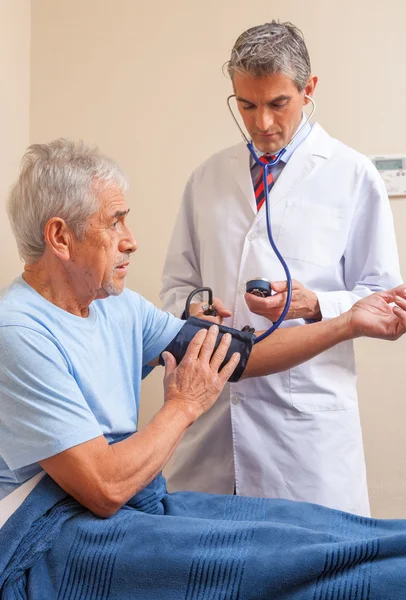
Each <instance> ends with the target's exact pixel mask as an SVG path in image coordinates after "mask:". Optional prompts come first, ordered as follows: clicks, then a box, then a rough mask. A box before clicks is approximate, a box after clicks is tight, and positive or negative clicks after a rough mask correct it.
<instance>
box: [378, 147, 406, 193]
mask: <svg viewBox="0 0 406 600" xmlns="http://www.w3.org/2000/svg"><path fill="white" fill-rule="evenodd" d="M369 158H370V159H371V160H372V162H373V163H374V165H375V167H376V168H377V169H378V171H379V173H380V174H381V175H382V179H383V180H384V182H385V185H386V190H387V192H388V196H406V156H405V155H401V154H400V155H399V154H387V155H386V156H370V157H369Z"/></svg>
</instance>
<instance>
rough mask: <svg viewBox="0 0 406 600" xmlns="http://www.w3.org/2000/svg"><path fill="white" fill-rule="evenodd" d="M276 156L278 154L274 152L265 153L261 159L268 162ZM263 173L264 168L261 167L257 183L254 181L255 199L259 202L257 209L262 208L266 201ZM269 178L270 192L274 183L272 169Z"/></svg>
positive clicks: (264, 162)
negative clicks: (273, 153) (274, 154)
mask: <svg viewBox="0 0 406 600" xmlns="http://www.w3.org/2000/svg"><path fill="white" fill-rule="evenodd" d="M275 158H276V156H273V155H272V154H263V155H262V156H260V158H259V160H260V161H261V162H262V163H263V164H268V163H270V162H272V161H273V160H275ZM262 174H263V169H262V167H261V168H260V170H259V173H258V176H257V178H256V180H255V183H254V193H255V200H256V203H257V211H260V210H261V207H262V205H263V203H264V202H265V191H264V181H263V177H262ZM267 179H268V181H267V183H268V193H269V192H270V191H271V188H272V186H273V184H274V180H273V176H272V172H271V170H270V169H269V170H268V177H267Z"/></svg>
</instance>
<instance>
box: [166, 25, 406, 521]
mask: <svg viewBox="0 0 406 600" xmlns="http://www.w3.org/2000/svg"><path fill="white" fill-rule="evenodd" d="M228 71H229V74H230V77H231V80H232V84H233V90H234V94H235V97H236V102H237V106H238V110H239V112H240V115H241V117H242V119H243V121H244V124H245V127H246V129H247V131H248V133H249V136H250V137H251V139H252V142H253V146H254V147H255V150H256V153H257V155H258V156H263V155H264V156H265V159H263V160H267V159H268V158H269V157H272V156H274V155H276V154H277V153H278V152H280V151H281V149H283V148H285V147H286V146H287V145H288V144H289V142H290V141H291V140H292V138H293V136H294V135H295V133H296V134H297V135H296V137H295V138H294V141H293V143H292V144H290V145H289V147H288V149H287V151H286V152H285V153H284V154H283V156H282V158H281V161H280V162H279V163H278V164H277V166H275V168H274V169H272V170H271V173H272V181H269V189H270V207H271V221H272V229H273V235H274V239H275V241H276V243H277V246H278V247H279V250H280V252H281V254H282V255H283V257H284V258H285V259H286V261H287V263H288V265H289V267H290V270H291V273H292V277H293V278H294V281H293V296H292V303H291V306H290V310H289V312H288V314H287V316H286V320H285V322H284V323H283V326H284V327H286V328H291V327H293V326H297V325H302V326H304V325H306V324H307V323H309V322H312V321H317V320H328V319H331V318H332V317H335V316H338V315H340V314H342V313H343V312H344V311H346V310H348V309H349V308H350V307H351V306H352V305H353V304H354V302H356V301H357V300H358V299H359V298H362V297H364V296H367V295H369V294H370V293H371V292H374V291H378V290H381V289H384V288H387V287H393V286H394V285H397V284H399V283H400V282H401V276H400V272H399V263H398V255H397V248H396V241H395V235H394V230H393V223H392V216H391V211H390V207H389V202H388V199H387V195H386V192H385V188H384V185H383V182H382V181H381V179H380V177H379V175H378V173H377V172H376V171H375V169H374V167H373V166H372V164H371V163H370V161H369V160H368V159H367V158H366V157H364V156H362V155H360V154H358V153H357V152H356V151H354V150H352V149H350V148H348V147H347V146H345V145H344V144H342V143H340V142H338V141H337V140H334V139H332V138H331V137H330V136H329V135H328V134H327V133H326V132H325V131H324V130H323V129H322V128H321V126H320V125H318V124H317V123H316V124H314V125H313V126H311V125H310V124H309V123H306V118H305V115H304V112H303V108H304V106H305V105H306V104H308V103H309V102H310V98H312V96H313V94H314V91H315V88H316V85H317V77H316V76H315V75H312V73H311V67H310V59H309V55H308V52H307V49H306V45H305V42H304V39H303V36H302V34H301V32H300V31H299V30H298V29H297V28H296V27H295V26H293V25H292V24H290V23H277V22H275V21H273V22H272V23H267V24H265V25H262V26H258V27H253V28H252V29H249V30H248V31H246V32H244V33H243V34H242V35H241V36H240V37H239V38H238V39H237V41H236V43H235V46H234V48H233V50H232V53H231V58H230V61H229V63H228ZM259 171H260V168H259V166H258V165H257V164H256V163H255V161H254V159H253V158H252V156H251V155H250V153H249V151H248V149H247V147H246V145H245V144H239V145H237V146H234V147H232V148H228V149H227V150H224V151H222V152H220V153H218V154H216V155H215V156H213V157H211V158H210V159H209V160H208V161H206V162H205V163H204V164H203V165H202V166H201V167H199V168H198V169H197V170H196V171H195V172H194V173H193V175H192V176H191V178H190V179H189V181H188V183H187V186H186V190H185V195H184V199H183V203H182V205H181V209H180V213H179V216H178V219H177V223H176V226H175V230H174V233H173V238H172V242H171V244H170V247H169V251H168V256H167V260H166V264H165V268H164V274H163V288H162V293H161V297H162V299H163V301H164V308H165V309H167V310H170V311H171V312H173V313H174V314H177V315H180V314H181V313H182V310H183V306H184V302H185V298H186V297H187V295H188V294H189V292H190V291H191V290H192V289H193V288H195V287H200V286H202V285H206V286H210V287H212V288H213V290H214V293H215V294H216V295H217V296H218V297H219V299H221V302H220V301H217V304H216V306H217V308H218V312H219V315H220V318H225V319H226V324H228V325H232V326H233V327H236V328H241V327H242V326H244V325H246V324H247V323H249V324H251V325H253V326H254V327H255V329H257V330H260V329H266V328H268V327H269V326H270V322H271V321H275V320H276V319H277V318H278V317H279V316H280V314H281V312H282V309H283V306H284V304H285V298H286V281H285V279H286V276H285V272H284V271H283V269H282V267H281V265H280V263H279V261H278V260H277V258H276V256H275V254H274V253H273V251H272V249H271V247H270V244H269V242H268V236H267V229H266V215H265V207H264V206H263V196H264V191H263V189H262V188H261V181H260V180H259V179H258V174H259ZM256 277H264V278H266V279H268V280H270V281H272V282H273V284H272V289H273V295H272V296H271V297H268V298H258V297H255V296H252V295H248V294H245V283H246V281H247V280H249V279H252V278H256ZM228 309H229V310H228ZM192 314H195V315H198V316H200V317H203V318H204V315H202V309H201V303H200V304H199V303H196V304H195V305H194V307H193V310H192ZM355 381H356V374H355V365H354V354H353V349H352V343H351V342H346V343H344V344H340V345H338V346H336V347H335V348H333V349H331V350H329V351H327V352H325V353H323V354H322V355H320V356H318V357H316V358H314V359H313V360H311V361H309V362H307V363H306V364H303V365H301V366H299V367H295V368H293V369H289V370H285V371H284V372H282V373H279V374H276V375H272V376H270V377H266V378H261V379H256V380H250V381H246V382H244V383H242V384H240V385H238V387H236V386H235V385H234V384H231V385H229V386H227V388H226V389H225V391H224V392H223V394H222V395H221V397H220V398H219V400H218V402H217V403H216V405H215V406H214V407H213V408H212V409H211V410H210V411H209V412H208V413H207V414H206V415H205V416H204V418H203V419H201V420H199V422H197V423H196V424H194V425H193V427H191V428H190V429H189V431H188V432H187V433H186V435H185V436H184V438H183V440H182V442H181V444H180V446H179V448H178V450H177V452H176V454H175V456H174V460H173V463H172V465H171V468H170V469H169V472H168V474H169V484H170V487H171V489H172V490H175V489H193V490H199V491H207V492H215V493H233V490H236V493H237V494H241V495H258V496H268V497H285V498H290V499H295V500H305V501H311V502H317V503H320V504H324V505H327V506H330V507H333V508H340V509H342V510H348V511H352V512H356V513H359V514H363V515H368V514H369V502H368V493H367V484H366V472H365V463H364V455H363V446H362V435H361V426H360V420H359V413H358V405H357V395H356V388H355Z"/></svg>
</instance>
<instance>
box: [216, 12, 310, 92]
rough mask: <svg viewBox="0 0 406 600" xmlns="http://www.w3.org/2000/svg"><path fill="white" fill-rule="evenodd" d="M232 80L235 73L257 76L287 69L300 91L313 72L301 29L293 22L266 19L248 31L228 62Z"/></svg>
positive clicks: (287, 73) (242, 36)
mask: <svg viewBox="0 0 406 600" xmlns="http://www.w3.org/2000/svg"><path fill="white" fill-rule="evenodd" d="M226 66H227V70H228V73H229V75H230V77H231V80H233V78H234V74H235V73H248V74H249V75H253V76H254V77H263V76H266V75H273V74H274V73H283V74H284V75H286V76H288V77H290V78H291V79H292V80H293V82H294V83H295V85H296V87H297V89H298V90H299V92H301V91H302V90H303V89H304V87H305V86H306V82H307V80H308V78H309V77H310V74H311V66H310V58H309V53H308V51H307V48H306V44H305V41H304V37H303V34H302V32H301V31H300V29H298V28H297V27H295V26H294V25H292V23H279V22H277V21H272V23H265V24H264V25H258V26H257V27H251V29H248V30H247V31H244V33H242V34H241V35H240V36H239V38H238V39H237V41H236V42H235V44H234V47H233V49H232V51H231V57H230V60H229V61H228V62H227V63H226Z"/></svg>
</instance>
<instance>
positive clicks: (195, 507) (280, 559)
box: [0, 476, 406, 600]
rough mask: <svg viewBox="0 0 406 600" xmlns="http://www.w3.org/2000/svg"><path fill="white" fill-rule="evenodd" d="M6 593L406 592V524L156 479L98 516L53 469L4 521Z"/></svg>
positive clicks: (282, 595)
mask: <svg viewBox="0 0 406 600" xmlns="http://www.w3.org/2000/svg"><path fill="white" fill-rule="evenodd" d="M0 598H1V599H2V600H17V599H18V600H22V599H23V598H29V599H32V600H54V599H55V600H85V599H86V600H105V599H114V600H116V599H117V600H127V599H128V600H129V599H141V600H161V599H162V600H164V599H165V600H180V599H182V600H197V599H199V600H237V599H238V600H248V599H255V600H261V599H264V600H271V599H277V600H285V599H288V598H289V600H347V599H348V600H366V599H368V600H375V599H387V600H405V599H406V521H395V520H392V521H377V520H374V519H367V518H361V517H356V516H354V515H351V514H348V513H343V512H339V511H335V510H330V509H327V508H323V507H321V506H318V505H315V504H308V503H300V502H291V501H287V500H270V499H258V498H244V497H238V496H214V495H210V494H200V493H193V492H181V493H176V494H167V493H166V488H165V480H164V479H163V477H161V476H160V477H157V478H156V479H155V480H154V481H153V482H152V483H151V484H150V485H149V486H148V487H147V488H145V489H144V490H143V491H142V492H140V493H139V494H137V495H136V496H134V498H132V500H130V501H129V502H128V504H126V505H125V506H124V507H123V508H122V509H121V510H120V511H119V512H118V513H117V514H116V515H114V516H113V517H111V518H109V519H101V518H98V517H96V516H94V515H93V514H92V513H90V512H89V511H88V510H86V509H85V508H83V507H82V506H80V505H79V504H78V503H77V502H76V501H74V500H73V499H72V498H71V497H69V496H67V494H66V493H65V492H64V491H63V490H62V489H61V488H59V487H58V486H57V485H56V484H55V483H54V482H53V481H52V480H51V479H50V478H49V477H48V476H46V477H44V478H43V479H42V480H41V482H40V483H39V484H38V485H37V487H36V488H35V489H34V490H33V492H32V493H31V494H30V496H29V497H28V498H27V499H26V501H25V502H24V504H23V505H22V506H21V507H20V508H19V509H18V510H17V512H16V513H15V514H14V515H13V516H12V517H11V518H10V519H9V520H8V521H7V522H6V524H5V525H4V527H3V528H2V529H0Z"/></svg>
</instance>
